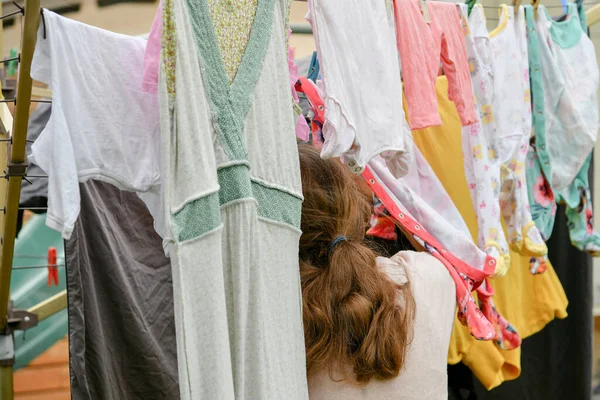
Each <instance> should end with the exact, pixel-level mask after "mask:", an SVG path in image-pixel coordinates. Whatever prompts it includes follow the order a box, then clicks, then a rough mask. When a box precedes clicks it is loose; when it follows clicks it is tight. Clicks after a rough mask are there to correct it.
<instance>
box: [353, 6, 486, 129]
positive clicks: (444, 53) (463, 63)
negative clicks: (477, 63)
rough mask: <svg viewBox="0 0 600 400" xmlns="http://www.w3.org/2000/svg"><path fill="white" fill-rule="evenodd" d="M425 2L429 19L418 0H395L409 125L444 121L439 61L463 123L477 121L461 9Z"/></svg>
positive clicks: (464, 124)
mask: <svg viewBox="0 0 600 400" xmlns="http://www.w3.org/2000/svg"><path fill="white" fill-rule="evenodd" d="M379 3H383V2H379ZM426 5H427V8H428V10H429V16H430V19H431V22H430V23H427V22H425V19H424V17H423V14H422V12H421V8H420V5H419V0H394V10H395V15H396V39H397V42H398V51H399V53H400V58H401V59H402V77H403V79H404V90H405V93H406V99H407V102H408V111H409V114H410V126H411V129H413V130H415V129H423V128H427V127H429V126H439V125H441V124H442V120H441V118H440V114H439V112H438V105H437V97H436V92H435V82H436V77H437V76H438V71H439V67H440V61H441V63H442V65H443V68H444V72H445V74H446V76H447V77H448V81H449V83H450V85H449V87H448V96H449V97H450V100H452V101H453V102H454V103H455V104H456V109H457V110H458V114H459V116H460V119H461V123H462V125H463V126H466V125H469V124H472V123H475V122H477V121H478V118H477V114H476V113H475V108H474V107H475V104H474V99H473V87H472V85H471V77H470V76H469V69H468V63H467V55H466V50H465V44H464V34H463V30H462V28H461V22H460V13H459V11H458V9H457V8H456V5H455V4H452V3H442V2H434V1H428V2H426ZM363 57H364V56H362V57H361V58H363Z"/></svg>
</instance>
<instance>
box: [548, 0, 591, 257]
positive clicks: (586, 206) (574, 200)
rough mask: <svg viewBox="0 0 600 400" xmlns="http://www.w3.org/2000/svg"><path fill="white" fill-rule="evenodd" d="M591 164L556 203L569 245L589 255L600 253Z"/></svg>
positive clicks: (584, 19)
mask: <svg viewBox="0 0 600 400" xmlns="http://www.w3.org/2000/svg"><path fill="white" fill-rule="evenodd" d="M577 11H578V13H579V20H580V22H581V28H582V29H583V31H584V32H588V35H589V31H588V27H587V17H586V15H585V9H584V8H583V4H581V3H577ZM591 164H592V154H591V153H590V155H588V157H587V159H586V160H585V164H583V167H581V170H579V173H578V174H577V177H576V178H575V181H574V182H573V183H572V184H571V185H570V186H569V188H568V190H566V191H564V192H562V193H559V195H558V201H559V202H564V203H565V204H566V205H567V210H566V215H567V223H568V226H569V236H570V238H571V244H572V245H573V246H575V247H577V248H578V249H579V250H583V251H588V252H590V253H598V252H600V235H598V234H597V233H596V232H595V231H594V223H593V209H592V196H591V189H590V180H589V170H590V166H591Z"/></svg>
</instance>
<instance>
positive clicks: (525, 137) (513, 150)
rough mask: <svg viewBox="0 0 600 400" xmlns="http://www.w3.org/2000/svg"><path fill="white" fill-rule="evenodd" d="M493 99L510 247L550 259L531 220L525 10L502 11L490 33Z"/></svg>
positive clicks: (497, 150)
mask: <svg viewBox="0 0 600 400" xmlns="http://www.w3.org/2000/svg"><path fill="white" fill-rule="evenodd" d="M490 43H491V47H492V57H493V74H494V97H493V106H492V108H493V110H494V114H495V115H493V116H492V118H493V119H494V121H495V127H494V128H492V130H491V131H490V135H493V137H494V147H495V151H496V152H497V153H498V154H497V157H498V158H497V160H498V161H499V164H498V163H497V164H496V167H499V168H500V173H501V186H500V205H501V209H502V215H503V216H504V220H505V221H506V225H507V231H508V241H509V244H510V246H511V247H512V248H513V249H514V250H515V251H517V252H519V253H521V254H524V255H529V256H532V257H543V256H545V255H546V254H547V253H548V249H547V247H546V245H545V243H544V240H543V238H542V236H541V234H540V232H539V231H538V229H537V227H536V226H535V223H534V222H533V218H532V216H531V211H530V206H529V198H528V196H527V181H526V175H525V161H526V157H527V149H528V144H529V139H530V136H531V129H532V117H531V91H530V87H529V59H528V51H527V34H526V27H525V10H524V8H523V7H520V8H519V9H518V10H516V12H515V9H514V7H512V6H507V5H505V4H503V5H502V6H501V14H500V21H499V23H498V27H497V28H496V29H494V31H492V32H490Z"/></svg>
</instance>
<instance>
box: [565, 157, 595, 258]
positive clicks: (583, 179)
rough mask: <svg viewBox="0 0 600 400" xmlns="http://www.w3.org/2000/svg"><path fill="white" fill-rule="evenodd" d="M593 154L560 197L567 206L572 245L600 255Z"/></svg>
mask: <svg viewBox="0 0 600 400" xmlns="http://www.w3.org/2000/svg"><path fill="white" fill-rule="evenodd" d="M591 162H592V154H590V155H589V156H588V157H587V159H586V160H585V164H584V165H583V167H582V168H581V170H580V171H579V173H578V174H577V177H576V178H575V181H574V182H573V183H572V184H571V185H570V186H569V189H568V190H567V191H565V192H563V193H561V194H560V195H559V201H562V202H564V203H565V204H566V205H567V211H566V214H567V223H568V225H569V236H570V238H571V244H573V246H575V247H577V248H578V249H579V250H583V251H588V252H590V253H600V236H599V235H598V234H597V233H596V232H595V231H594V223H593V219H592V216H593V210H592V196H591V190H590V181H589V175H588V174H589V170H590V165H591Z"/></svg>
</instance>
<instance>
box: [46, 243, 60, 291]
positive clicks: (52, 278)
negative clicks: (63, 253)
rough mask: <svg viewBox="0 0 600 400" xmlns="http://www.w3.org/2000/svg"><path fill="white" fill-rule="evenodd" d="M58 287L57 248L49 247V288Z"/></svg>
mask: <svg viewBox="0 0 600 400" xmlns="http://www.w3.org/2000/svg"><path fill="white" fill-rule="evenodd" d="M52 285H54V286H58V268H57V267H56V248H55V247H48V286H52Z"/></svg>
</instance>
